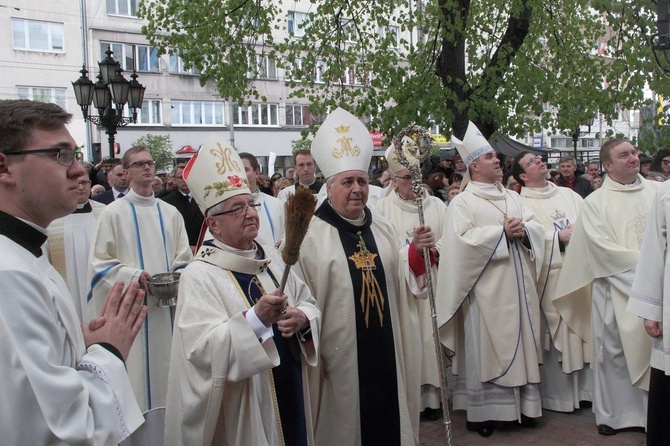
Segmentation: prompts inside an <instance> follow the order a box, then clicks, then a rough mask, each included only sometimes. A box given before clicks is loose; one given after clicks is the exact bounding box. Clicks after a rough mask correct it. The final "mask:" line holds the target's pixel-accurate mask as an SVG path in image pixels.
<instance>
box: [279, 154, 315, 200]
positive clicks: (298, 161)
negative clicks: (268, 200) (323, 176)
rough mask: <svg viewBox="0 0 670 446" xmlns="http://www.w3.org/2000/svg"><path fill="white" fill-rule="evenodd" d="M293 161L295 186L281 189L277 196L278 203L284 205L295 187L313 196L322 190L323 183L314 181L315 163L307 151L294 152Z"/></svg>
mask: <svg viewBox="0 0 670 446" xmlns="http://www.w3.org/2000/svg"><path fill="white" fill-rule="evenodd" d="M293 160H294V162H295V178H296V181H295V184H293V185H291V186H289V187H286V188H284V189H282V190H281V191H280V192H279V193H278V194H277V198H278V199H279V201H281V202H282V203H284V204H286V201H287V200H288V196H289V195H293V194H294V193H295V188H296V187H303V188H306V189H309V190H310V191H312V193H313V194H315V195H316V194H318V193H319V191H320V190H322V189H323V183H322V182H321V181H318V180H317V179H316V163H315V162H314V157H313V156H312V154H311V153H310V151H309V150H307V149H302V150H298V151H296V152H295V154H294V155H293ZM287 178H288V175H287Z"/></svg>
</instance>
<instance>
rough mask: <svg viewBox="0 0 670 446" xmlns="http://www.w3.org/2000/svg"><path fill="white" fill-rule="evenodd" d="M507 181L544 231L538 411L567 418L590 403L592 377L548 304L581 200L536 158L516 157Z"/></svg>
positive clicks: (579, 347)
mask: <svg viewBox="0 0 670 446" xmlns="http://www.w3.org/2000/svg"><path fill="white" fill-rule="evenodd" d="M512 176H513V177H514V178H515V179H516V180H517V181H518V182H519V184H520V185H521V186H522V187H521V192H520V195H521V201H522V202H523V204H524V206H525V207H526V209H527V210H529V211H530V212H531V214H532V215H533V217H534V219H535V220H536V221H538V222H540V223H542V224H543V225H544V227H545V239H544V245H545V248H544V252H545V255H544V258H543V259H536V261H535V264H536V269H537V270H538V274H536V276H537V277H538V282H537V294H538V296H539V298H540V307H541V310H542V316H543V317H542V318H541V319H540V323H541V328H542V332H541V334H539V336H541V337H542V345H543V346H544V363H543V366H542V367H540V376H541V377H542V381H541V382H540V395H541V398H542V408H543V409H547V410H553V411H557V412H567V413H571V412H573V411H574V410H575V409H579V408H580V401H592V400H593V372H592V371H591V369H590V368H589V365H588V363H589V362H591V346H590V345H588V344H587V343H586V341H585V340H584V339H582V338H581V337H579V335H578V334H577V333H575V332H574V331H573V330H572V329H571V328H570V327H569V326H568V325H567V323H566V322H565V320H563V318H562V317H561V315H560V313H559V312H558V310H557V309H556V307H555V306H554V303H553V302H552V301H553V298H554V297H555V293H556V285H557V282H558V275H559V273H560V271H561V267H562V265H563V257H564V252H565V249H566V247H567V246H569V245H568V244H569V243H570V236H571V235H572V225H573V224H574V223H575V222H576V221H577V217H578V215H579V210H580V209H581V207H582V203H583V202H584V200H583V199H582V197H581V196H580V195H579V194H578V193H576V192H574V191H572V190H570V189H568V188H567V187H558V186H556V185H555V184H554V183H552V182H550V181H547V165H546V164H545V163H544V162H543V161H542V157H541V156H539V155H536V154H535V153H531V152H528V151H524V152H521V153H520V154H518V155H517V156H516V157H515V158H514V163H513V164H512Z"/></svg>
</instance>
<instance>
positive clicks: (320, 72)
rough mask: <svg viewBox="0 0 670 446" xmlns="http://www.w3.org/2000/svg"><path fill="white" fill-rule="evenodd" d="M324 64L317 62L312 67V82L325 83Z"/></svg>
mask: <svg viewBox="0 0 670 446" xmlns="http://www.w3.org/2000/svg"><path fill="white" fill-rule="evenodd" d="M326 68H327V67H326V63H325V62H317V63H316V66H315V67H314V72H313V73H312V79H314V82H317V83H324V82H325V81H326V76H325V74H326Z"/></svg>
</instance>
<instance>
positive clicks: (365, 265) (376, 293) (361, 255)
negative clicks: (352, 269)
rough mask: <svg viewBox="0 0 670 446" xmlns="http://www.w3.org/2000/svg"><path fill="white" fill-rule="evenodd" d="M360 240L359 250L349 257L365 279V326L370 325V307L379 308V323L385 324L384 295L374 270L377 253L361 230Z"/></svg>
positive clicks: (362, 303) (362, 304)
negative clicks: (366, 243)
mask: <svg viewBox="0 0 670 446" xmlns="http://www.w3.org/2000/svg"><path fill="white" fill-rule="evenodd" d="M357 235H358V238H359V239H360V241H359V242H358V244H357V245H356V246H358V249H359V251H358V252H357V253H354V254H353V255H352V256H350V257H349V259H350V260H352V261H353V262H354V265H355V266H356V268H357V269H360V270H361V278H362V280H363V288H362V290H361V298H360V304H361V311H363V313H364V314H365V327H366V328H367V327H369V320H370V308H372V307H376V308H377V316H378V317H379V324H380V325H381V326H382V327H383V326H384V314H383V311H384V295H383V293H382V290H381V287H380V286H379V282H377V278H376V277H375V275H374V273H373V271H374V270H375V269H377V267H376V266H375V258H376V257H377V254H374V253H372V252H370V251H368V248H367V247H366V246H365V241H364V240H363V235H362V234H361V231H358V232H357Z"/></svg>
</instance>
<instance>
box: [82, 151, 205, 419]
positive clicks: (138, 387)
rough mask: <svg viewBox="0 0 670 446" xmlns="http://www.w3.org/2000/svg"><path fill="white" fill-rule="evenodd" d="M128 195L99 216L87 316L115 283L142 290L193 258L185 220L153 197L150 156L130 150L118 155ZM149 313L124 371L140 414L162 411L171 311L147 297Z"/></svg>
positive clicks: (174, 209) (99, 305) (155, 299)
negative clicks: (127, 182)
mask: <svg viewBox="0 0 670 446" xmlns="http://www.w3.org/2000/svg"><path fill="white" fill-rule="evenodd" d="M121 162H122V165H123V168H124V174H125V175H127V176H128V177H129V178H130V192H129V193H128V195H126V196H125V197H124V198H123V199H122V200H114V201H113V202H112V203H110V204H109V205H108V206H107V207H106V208H105V210H104V211H103V212H102V213H101V214H100V216H99V217H98V226H97V228H96V233H95V237H94V240H93V244H92V245H93V246H92V251H91V265H90V269H89V277H90V280H91V285H90V286H91V289H90V294H89V302H88V310H89V315H95V314H97V313H99V312H100V310H101V309H102V307H103V304H104V299H103V298H104V296H105V295H106V293H107V292H108V291H109V288H110V287H111V286H112V285H113V284H114V282H116V281H117V280H123V281H124V282H126V283H130V282H131V281H137V282H139V283H140V285H141V287H142V288H143V289H146V288H147V284H148V282H149V281H151V280H152V279H153V275H154V274H160V273H165V272H169V271H178V270H180V269H182V268H184V267H185V266H186V265H187V264H188V262H190V261H191V258H192V257H193V254H192V251H191V248H190V246H189V242H188V236H187V234H186V228H185V226H184V219H183V218H182V216H181V214H180V213H179V211H178V210H177V208H175V207H174V206H172V205H171V204H168V203H166V202H164V201H162V200H159V199H157V198H156V197H154V192H153V188H152V185H153V180H154V172H155V169H156V167H155V164H154V161H153V158H152V157H151V154H150V153H149V151H148V150H147V149H146V148H144V147H141V146H137V147H132V148H130V149H128V151H126V153H125V154H124V155H123V159H122V161H121ZM146 304H147V307H148V309H149V311H148V314H147V318H146V321H145V324H144V326H143V327H142V331H141V332H140V335H139V336H138V337H137V339H136V340H135V343H134V344H133V348H132V349H131V351H130V357H129V358H128V362H127V367H128V374H129V375H130V379H131V381H132V383H133V390H134V391H135V396H136V397H137V400H138V401H139V402H140V405H141V407H142V409H143V410H149V409H152V408H156V407H163V406H165V395H166V393H167V378H168V370H167V369H168V368H167V363H168V360H169V359H170V345H171V341H172V327H173V324H174V321H173V310H172V309H171V308H168V307H161V306H158V299H157V298H156V297H154V296H151V295H149V296H147V297H146Z"/></svg>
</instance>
